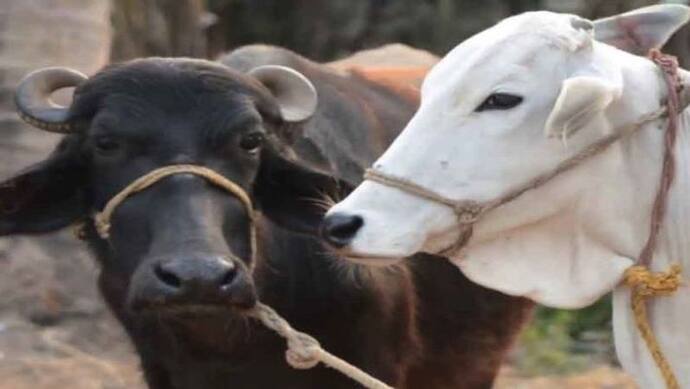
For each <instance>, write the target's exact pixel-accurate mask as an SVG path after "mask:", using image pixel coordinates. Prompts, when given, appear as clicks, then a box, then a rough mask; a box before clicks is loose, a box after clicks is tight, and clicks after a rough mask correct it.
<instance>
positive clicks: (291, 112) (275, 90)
mask: <svg viewBox="0 0 690 389" xmlns="http://www.w3.org/2000/svg"><path fill="white" fill-rule="evenodd" d="M248 74H249V75H250V76H253V77H254V78H256V79H257V80H259V81H260V82H261V83H262V84H264V85H265V86H266V88H268V90H270V91H271V93H272V94H273V97H275V99H276V102H277V103H278V107H279V108H280V115H281V116H282V118H283V120H284V121H286V122H301V121H304V120H307V119H309V118H310V117H311V116H312V115H313V114H314V112H315V111H316V104H317V102H318V97H317V95H316V88H315V87H314V85H313V84H312V83H311V81H309V79H307V77H305V76H304V75H302V73H300V72H298V71H296V70H294V69H291V68H289V67H286V66H279V65H264V66H259V67H256V68H254V69H252V70H250V71H249V73H248Z"/></svg>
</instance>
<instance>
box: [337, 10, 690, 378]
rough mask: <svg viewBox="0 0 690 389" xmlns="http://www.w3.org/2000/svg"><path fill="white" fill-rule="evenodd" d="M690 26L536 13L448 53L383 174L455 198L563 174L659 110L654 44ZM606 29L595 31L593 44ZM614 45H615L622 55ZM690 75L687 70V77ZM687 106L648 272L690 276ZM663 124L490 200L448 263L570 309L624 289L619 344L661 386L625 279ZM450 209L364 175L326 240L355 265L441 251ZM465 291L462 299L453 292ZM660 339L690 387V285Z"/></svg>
mask: <svg viewBox="0 0 690 389" xmlns="http://www.w3.org/2000/svg"><path fill="white" fill-rule="evenodd" d="M687 20H688V8H686V7H683V6H671V5H667V6H654V7H648V8H643V9H641V10H638V11H635V12H632V13H628V14H623V15H619V16H617V17H615V18H609V19H604V20H601V21H597V22H596V23H594V30H595V31H594V32H593V31H592V30H593V23H592V22H589V21H587V20H584V19H581V18H579V17H577V16H574V15H566V14H556V13H550V12H532V13H526V14H522V15H518V16H514V17H511V18H508V19H506V20H504V21H502V22H500V23H499V24H497V25H496V26H494V27H492V28H490V29H488V30H486V31H484V32H482V33H480V34H477V35H475V36H474V37H472V38H470V39H468V40H467V41H465V42H463V43H461V44H460V45H459V46H457V47H456V48H455V49H454V50H452V51H451V52H450V53H449V54H448V55H447V56H446V57H445V58H443V60H441V62H439V63H438V65H436V66H435V67H434V68H433V69H432V71H431V72H430V74H429V75H428V77H427V79H426V81H425V82H424V85H423V87H422V103H421V107H420V109H419V111H418V112H417V113H416V115H415V116H414V118H413V119H412V120H411V121H410V123H409V124H408V125H407V127H406V129H405V130H404V131H403V132H402V134H401V135H400V136H399V137H398V138H397V139H396V140H395V142H394V143H393V144H392V145H391V147H390V148H389V149H388V150H387V151H386V152H385V154H384V155H383V156H382V157H381V158H380V159H379V160H378V161H377V162H376V163H375V164H374V168H375V169H377V170H378V171H381V172H383V173H386V174H388V175H392V176H396V177H400V178H403V179H406V180H409V181H411V182H414V183H416V184H419V185H420V186H422V187H425V188H428V189H430V190H432V191H434V192H436V193H438V194H440V195H443V196H445V197H447V198H451V199H466V200H473V201H479V202H481V201H488V200H492V199H495V198H498V197H500V196H502V195H504V194H505V193H507V192H508V191H509V190H511V189H512V188H515V187H517V186H520V185H521V184H523V183H525V182H528V181H529V180H531V179H533V178H534V177H535V176H538V175H540V174H542V173H544V172H547V171H550V170H552V169H553V168H554V167H555V166H556V165H557V164H559V162H561V161H563V160H565V159H567V158H568V157H570V156H573V155H575V154H577V153H578V152H580V151H581V150H583V149H584V148H585V147H587V146H588V145H590V144H592V143H594V142H597V141H598V140H599V139H601V138H602V137H604V136H606V135H607V134H611V133H612V132H615V131H620V129H621V127H622V126H624V125H626V124H628V123H632V122H635V121H636V120H638V119H639V118H640V117H641V116H642V115H644V114H646V113H649V112H654V111H657V110H658V109H659V108H660V107H661V106H662V104H663V101H664V99H665V97H666V96H667V87H666V85H665V83H664V81H663V78H662V76H661V72H660V70H659V69H658V68H657V67H656V66H655V65H654V64H653V63H652V62H651V61H650V60H648V59H647V58H644V57H641V56H636V55H633V54H630V53H629V52H646V50H647V49H649V48H652V47H658V46H660V45H662V44H663V43H664V42H665V41H666V40H667V39H668V37H669V36H670V35H671V34H672V33H673V32H674V31H675V30H676V29H677V28H679V27H680V26H681V25H683V24H685V22H687ZM594 37H596V39H595V38H594ZM604 42H609V43H611V44H615V45H617V46H618V47H619V48H623V49H624V50H627V51H629V52H626V51H623V50H620V49H618V48H615V47H613V46H612V45H609V44H607V43H604ZM681 76H682V79H683V83H687V84H689V85H688V86H687V87H686V88H685V91H686V92H687V91H688V90H689V89H690V76H689V73H687V72H685V71H681ZM688 119H689V118H688V113H687V112H684V113H682V114H681V118H680V123H681V125H680V126H681V128H680V133H679V135H678V136H679V138H678V143H677V146H676V150H675V152H676V155H677V165H678V169H677V174H676V177H675V182H674V184H673V187H672V190H671V194H670V199H669V208H668V214H667V217H666V219H665V222H664V224H663V227H662V230H661V235H660V237H659V245H658V246H657V250H656V252H655V254H654V259H653V265H652V268H653V269H655V270H659V271H661V270H667V269H668V268H669V265H670V264H671V263H675V262H680V263H682V265H683V268H684V274H683V275H684V277H683V278H684V279H685V280H688V279H689V278H690V277H688V276H689V275H690V133H688V128H687V127H688V124H687V123H688V122H687V120H688ZM666 123H667V121H666V120H665V119H663V118H662V119H658V120H654V121H652V122H650V123H648V124H647V125H645V126H644V127H643V128H642V129H640V130H639V131H637V132H635V133H634V134H632V135H631V136H629V137H627V138H625V139H623V140H621V141H619V142H617V143H614V144H612V145H611V146H610V147H608V148H607V149H606V150H605V151H604V152H602V153H601V154H599V155H598V156H596V157H593V158H590V159H587V160H585V161H584V162H582V163H581V164H580V165H579V166H578V167H576V168H575V169H573V170H570V171H568V172H566V173H563V174H561V175H559V176H558V177H557V178H555V179H554V180H551V181H549V182H548V183H547V184H545V185H542V186H540V187H538V188H536V189H534V190H531V191H528V192H526V193H524V194H523V195H521V196H519V197H518V198H516V199H514V200H513V201H510V202H508V203H507V204H505V205H502V206H500V207H498V208H496V209H493V210H491V211H489V212H488V213H486V214H485V215H483V217H482V218H480V219H479V221H478V222H477V224H476V225H475V228H474V234H473V235H472V237H471V238H470V240H469V241H468V242H467V244H466V246H465V247H464V249H463V250H462V251H461V252H460V253H457V254H455V255H452V256H451V257H450V258H449V259H450V260H451V261H452V262H453V263H454V264H456V265H457V266H458V267H459V268H460V269H461V270H462V271H463V272H464V273H465V274H466V275H467V276H468V277H469V278H470V279H472V280H474V281H475V282H477V283H479V284H481V285H484V286H486V287H489V288H494V289H497V290H500V291H502V292H505V293H508V294H511V295H519V296H527V297H529V298H531V299H533V300H535V301H537V302H539V303H542V304H545V305H548V306H553V307H561V308H578V307H583V306H586V305H588V304H590V303H592V302H594V301H595V300H597V299H598V298H599V297H601V296H602V295H604V294H606V293H607V292H609V291H612V290H613V292H614V312H613V313H614V332H615V337H616V348H617V350H618V355H619V358H620V361H621V363H622V364H623V366H624V367H625V369H626V370H627V371H628V372H630V373H631V374H632V375H634V376H635V377H636V379H637V380H638V382H639V383H640V385H641V386H642V387H643V388H661V387H664V384H663V380H662V378H661V376H660V374H659V372H658V370H657V367H656V366H655V364H654V362H653V361H652V359H651V357H650V354H649V353H648V351H647V349H646V347H645V345H644V343H643V341H642V339H641V338H640V336H639V335H638V331H637V329H636V327H635V323H634V319H633V315H632V312H631V309H630V301H629V299H630V290H629V288H627V287H625V286H619V284H620V282H621V278H622V276H623V273H624V271H625V270H626V269H627V268H628V267H630V266H631V265H632V264H633V263H634V261H635V259H636V257H637V256H638V254H639V252H640V249H641V248H642V246H643V245H644V243H645V240H646V239H647V236H648V234H649V225H650V212H651V208H652V202H653V199H654V196H655V193H656V190H657V187H658V182H659V177H660V172H661V161H662V154H663V144H662V137H663V136H664V131H663V130H664V129H665V128H666ZM458 233H459V229H458V224H457V220H456V215H455V214H454V212H453V210H452V209H451V208H449V207H447V206H445V205H442V204H439V203H436V202H433V201H429V200H427V199H425V198H423V197H420V196H416V195H412V194H409V193H407V192H404V191H401V190H400V189H397V188H394V187H391V186H388V185H382V184H381V183H379V182H374V181H365V182H364V183H363V184H362V185H360V186H359V187H358V188H357V189H356V190H355V191H354V192H353V193H352V194H351V195H350V196H348V197H347V198H346V199H345V200H343V201H342V202H340V203H339V204H337V205H336V206H334V207H333V208H332V209H331V210H330V211H329V212H328V214H327V217H326V219H325V222H324V234H325V237H326V239H327V240H329V241H330V242H331V243H332V244H333V245H334V246H336V247H338V248H340V249H341V251H342V252H343V254H344V255H346V256H348V257H349V258H351V259H352V260H355V261H358V262H363V263H366V264H379V265H380V264H389V263H393V262H395V261H397V260H398V259H399V258H402V257H406V256H409V255H411V254H414V253H416V252H419V251H426V252H431V253H439V252H441V251H442V250H443V249H444V248H446V247H448V246H450V245H452V244H453V243H454V242H455V241H456V239H457V238H458ZM448 298H453V296H448ZM649 315H650V318H651V323H652V327H653V330H654V333H655V334H656V336H657V337H658V339H659V341H660V344H661V347H662V349H663V351H664V353H665V354H666V356H667V357H668V358H669V359H670V363H671V365H672V368H673V370H674V371H675V373H676V375H677V376H678V378H679V380H680V382H681V387H683V388H690V288H689V286H688V285H687V283H686V284H685V285H684V286H683V287H682V288H681V289H680V290H679V291H678V292H677V293H676V294H675V295H673V296H672V297H660V298H657V299H656V300H654V301H653V302H652V303H650V306H649Z"/></svg>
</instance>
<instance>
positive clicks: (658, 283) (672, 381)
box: [625, 264, 682, 389]
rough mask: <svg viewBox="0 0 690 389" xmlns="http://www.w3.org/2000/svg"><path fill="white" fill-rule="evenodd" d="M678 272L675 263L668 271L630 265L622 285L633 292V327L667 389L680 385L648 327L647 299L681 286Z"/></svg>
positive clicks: (678, 387)
mask: <svg viewBox="0 0 690 389" xmlns="http://www.w3.org/2000/svg"><path fill="white" fill-rule="evenodd" d="M681 270H682V269H681V267H680V265H678V264H675V265H673V266H671V269H669V271H667V272H651V271H650V270H649V269H647V268H646V267H644V266H639V265H638V266H632V267H630V268H628V269H627V270H626V271H625V284H626V285H628V286H629V287H630V288H631V289H632V291H631V292H632V294H631V303H632V310H633V313H634V315H635V324H637V328H638V329H639V330H640V335H641V336H642V339H644V341H645V343H646V344H647V348H648V349H649V352H650V353H651V354H652V358H654V362H655V363H656V365H657V367H658V368H659V370H660V371H661V375H662V376H663V377H664V381H665V382H666V387H667V388H668V389H680V385H678V380H677V379H676V376H675V375H674V374H673V369H672V368H671V365H670V364H669V362H668V360H667V359H666V357H665V356H664V353H663V352H662V351H661V346H660V345H659V342H658V340H657V339H656V336H654V332H653V331H652V327H651V326H650V325H649V320H648V317H647V304H646V302H647V301H646V300H647V298H650V297H657V296H669V295H671V294H673V293H674V292H675V291H676V290H677V289H678V288H679V287H680V285H681Z"/></svg>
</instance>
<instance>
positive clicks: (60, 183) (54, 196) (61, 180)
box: [0, 136, 87, 235]
mask: <svg viewBox="0 0 690 389" xmlns="http://www.w3.org/2000/svg"><path fill="white" fill-rule="evenodd" d="M79 148H80V147H79V142H78V140H77V139H76V136H69V137H66V138H65V139H63V141H62V142H61V143H60V144H59V145H58V147H57V148H56V150H55V151H54V152H53V154H52V155H51V156H50V157H48V159H46V160H45V161H43V162H40V163H38V164H36V165H34V166H31V167H29V168H28V169H27V170H25V171H23V172H21V173H19V174H17V175H15V176H14V177H12V178H10V179H8V180H6V181H4V182H2V183H0V235H12V234H26V233H44V232H50V231H55V230H58V229H60V228H63V227H65V226H67V225H69V224H71V223H73V222H74V221H76V220H77V219H79V218H81V217H83V216H85V215H86V214H87V203H86V201H85V196H84V193H85V191H84V182H85V174H84V169H83V167H82V165H81V164H80V163H79Z"/></svg>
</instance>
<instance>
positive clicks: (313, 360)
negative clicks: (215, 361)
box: [249, 303, 393, 389]
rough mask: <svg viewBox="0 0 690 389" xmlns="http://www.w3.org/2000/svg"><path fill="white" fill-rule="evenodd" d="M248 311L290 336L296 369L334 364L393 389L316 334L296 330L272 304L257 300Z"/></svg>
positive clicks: (373, 386) (374, 388)
mask: <svg viewBox="0 0 690 389" xmlns="http://www.w3.org/2000/svg"><path fill="white" fill-rule="evenodd" d="M249 315H250V316H252V317H254V318H256V319H258V320H259V321H261V323H263V324H264V325H265V326H266V327H268V328H270V329H271V330H273V331H275V332H276V333H277V334H278V335H280V336H282V337H283V338H285V339H286V340H287V345H288V349H287V351H286V352H285V359H286V360H287V362H288V364H289V365H290V366H292V367H294V368H295V369H311V368H312V367H314V366H316V365H318V364H319V362H321V363H323V364H324V365H326V366H328V367H330V368H333V369H335V370H337V371H339V372H341V373H343V374H344V375H346V376H348V377H350V378H351V379H353V380H354V381H356V382H358V383H359V384H361V385H362V386H364V387H365V388H368V389H393V388H392V387H391V386H388V385H386V384H385V383H383V382H381V381H379V380H377V379H376V378H374V377H372V376H370V375H369V374H367V373H366V372H364V371H363V370H362V369H359V368H358V367H356V366H354V365H352V364H350V363H348V362H347V361H345V360H343V359H341V358H338V357H337V356H335V355H333V354H331V353H329V352H328V351H326V350H324V349H323V348H322V347H321V345H320V344H319V342H318V341H317V340H316V339H314V338H313V337H311V336H309V335H307V334H305V333H303V332H299V331H297V330H295V329H294V328H292V327H291V326H290V324H289V323H288V322H287V321H286V320H285V319H283V318H282V317H280V315H278V314H277V313H276V311H275V310H273V308H271V307H269V306H267V305H264V304H262V303H257V304H256V307H254V309H252V310H251V311H250V312H249Z"/></svg>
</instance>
